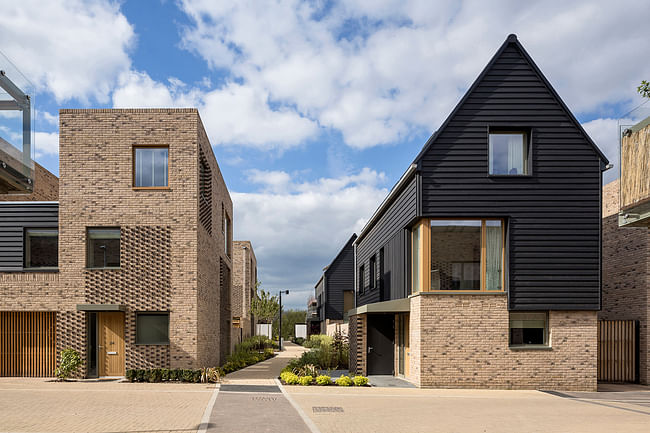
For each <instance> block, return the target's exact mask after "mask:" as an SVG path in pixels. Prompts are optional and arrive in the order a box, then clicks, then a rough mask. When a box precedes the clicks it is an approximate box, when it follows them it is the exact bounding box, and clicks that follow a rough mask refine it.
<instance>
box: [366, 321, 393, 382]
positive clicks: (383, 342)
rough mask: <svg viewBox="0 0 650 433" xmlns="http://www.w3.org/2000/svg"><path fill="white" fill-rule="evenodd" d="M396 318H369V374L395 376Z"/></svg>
mask: <svg viewBox="0 0 650 433" xmlns="http://www.w3.org/2000/svg"><path fill="white" fill-rule="evenodd" d="M394 340H395V316H394V315H393V314H373V315H370V316H368V374H391V375H392V374H393V373H394V369H395V361H394V359H395V352H394V350H395V348H394Z"/></svg>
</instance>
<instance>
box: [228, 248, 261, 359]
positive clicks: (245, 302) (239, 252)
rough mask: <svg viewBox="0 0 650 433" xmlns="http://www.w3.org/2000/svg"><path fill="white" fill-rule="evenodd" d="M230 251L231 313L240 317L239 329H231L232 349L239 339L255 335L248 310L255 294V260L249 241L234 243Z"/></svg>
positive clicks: (252, 321) (253, 324)
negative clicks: (231, 262) (231, 261)
mask: <svg viewBox="0 0 650 433" xmlns="http://www.w3.org/2000/svg"><path fill="white" fill-rule="evenodd" d="M244 247H245V248H244ZM232 250H233V252H232V253H233V257H232V259H233V269H232V296H231V299H230V305H231V313H232V316H233V317H240V320H241V321H240V326H241V328H233V329H232V337H231V343H232V346H233V347H234V346H235V345H236V344H237V343H239V341H240V339H242V338H248V337H250V336H251V335H254V333H255V330H254V329H253V327H254V326H255V323H254V320H253V317H252V315H251V313H250V308H251V300H252V297H253V296H254V294H255V283H256V279H257V258H256V257H255V251H254V250H253V245H252V243H251V242H250V241H234V242H233V248H232Z"/></svg>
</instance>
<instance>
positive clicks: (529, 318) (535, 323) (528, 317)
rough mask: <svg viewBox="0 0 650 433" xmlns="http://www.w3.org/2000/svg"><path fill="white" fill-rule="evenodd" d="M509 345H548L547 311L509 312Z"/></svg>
mask: <svg viewBox="0 0 650 433" xmlns="http://www.w3.org/2000/svg"><path fill="white" fill-rule="evenodd" d="M510 345H511V346H528V345H536V346H545V345H548V315H547V313H539V312H535V313H524V312H511V313H510Z"/></svg>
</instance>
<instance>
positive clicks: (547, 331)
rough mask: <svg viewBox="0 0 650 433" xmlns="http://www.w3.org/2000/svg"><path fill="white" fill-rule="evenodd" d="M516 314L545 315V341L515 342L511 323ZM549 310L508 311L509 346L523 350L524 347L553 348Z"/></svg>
mask: <svg viewBox="0 0 650 433" xmlns="http://www.w3.org/2000/svg"><path fill="white" fill-rule="evenodd" d="M513 314H514V315H516V314H539V315H542V314H543V315H544V339H543V343H542V344H539V343H531V344H528V343H522V344H513V343H512V327H511V323H512V321H513V318H512V316H513ZM549 316H550V315H549V312H548V311H509V312H508V347H509V348H510V349H513V350H522V349H524V350H525V349H551V329H550V326H549Z"/></svg>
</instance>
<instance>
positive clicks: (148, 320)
mask: <svg viewBox="0 0 650 433" xmlns="http://www.w3.org/2000/svg"><path fill="white" fill-rule="evenodd" d="M135 334H136V336H135V343H136V344H169V313H137V315H136V324H135Z"/></svg>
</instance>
